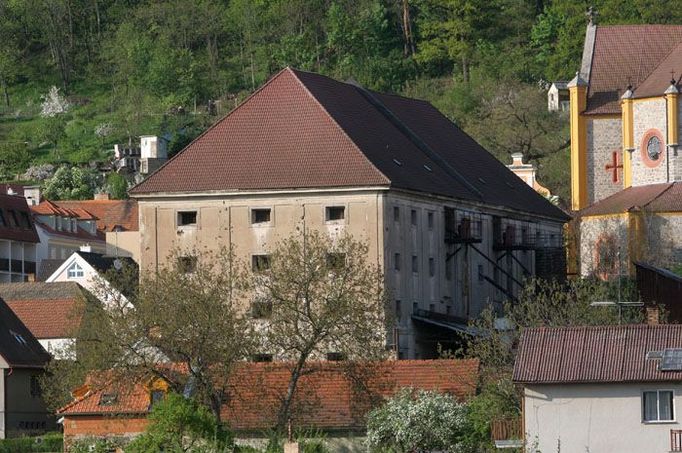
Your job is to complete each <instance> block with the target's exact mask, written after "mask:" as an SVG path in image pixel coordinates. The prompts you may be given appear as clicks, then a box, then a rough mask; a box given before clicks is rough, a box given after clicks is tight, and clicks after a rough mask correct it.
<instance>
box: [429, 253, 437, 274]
mask: <svg viewBox="0 0 682 453" xmlns="http://www.w3.org/2000/svg"><path fill="white" fill-rule="evenodd" d="M434 275H436V262H435V260H434V259H433V258H429V277H433V276H434Z"/></svg>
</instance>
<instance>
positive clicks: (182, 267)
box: [177, 256, 197, 274]
mask: <svg viewBox="0 0 682 453" xmlns="http://www.w3.org/2000/svg"><path fill="white" fill-rule="evenodd" d="M177 264H178V272H180V273H182V274H192V273H194V272H195V271H196V270H197V257H196V256H180V257H178V263H177Z"/></svg>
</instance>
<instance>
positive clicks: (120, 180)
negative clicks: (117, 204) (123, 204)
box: [106, 173, 128, 200]
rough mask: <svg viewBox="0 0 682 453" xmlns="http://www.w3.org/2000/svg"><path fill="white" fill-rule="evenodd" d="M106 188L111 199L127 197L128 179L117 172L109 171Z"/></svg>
mask: <svg viewBox="0 0 682 453" xmlns="http://www.w3.org/2000/svg"><path fill="white" fill-rule="evenodd" d="M106 190H107V193H108V194H109V198H111V199H112V200H125V199H126V198H128V180H127V179H126V178H125V177H124V176H123V175H121V174H119V173H110V174H109V175H108V176H107V184H106Z"/></svg>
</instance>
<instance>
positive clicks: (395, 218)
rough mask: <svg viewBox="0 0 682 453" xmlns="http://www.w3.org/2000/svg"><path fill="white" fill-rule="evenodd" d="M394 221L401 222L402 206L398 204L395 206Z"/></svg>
mask: <svg viewBox="0 0 682 453" xmlns="http://www.w3.org/2000/svg"><path fill="white" fill-rule="evenodd" d="M393 221H394V222H400V208H399V207H397V206H396V207H394V208H393Z"/></svg>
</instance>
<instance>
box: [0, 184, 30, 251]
mask: <svg viewBox="0 0 682 453" xmlns="http://www.w3.org/2000/svg"><path fill="white" fill-rule="evenodd" d="M15 219H16V222H18V225H17V224H15ZM26 222H28V224H27V223H26ZM0 239H9V240H12V241H23V242H40V239H39V238H38V232H37V231H36V227H35V224H34V222H33V217H32V216H31V211H30V210H29V207H28V204H27V203H26V199H25V198H24V197H20V196H17V195H5V194H0Z"/></svg>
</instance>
